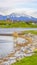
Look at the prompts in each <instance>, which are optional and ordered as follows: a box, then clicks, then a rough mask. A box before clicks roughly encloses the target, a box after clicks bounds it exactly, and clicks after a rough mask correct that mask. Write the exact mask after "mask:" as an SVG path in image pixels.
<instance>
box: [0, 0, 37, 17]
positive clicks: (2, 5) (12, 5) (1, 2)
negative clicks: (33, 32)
mask: <svg viewBox="0 0 37 65" xmlns="http://www.w3.org/2000/svg"><path fill="white" fill-rule="evenodd" d="M32 2H37V0H0V14H3V15H8V14H10V13H12V12H16V13H26V14H28V15H31V16H34V17H37V13H36V14H35V12H36V10H33V9H32V8H18V7H19V3H20V4H21V3H24V4H25V3H32ZM35 4H36V3H35ZM20 6H21V5H20Z"/></svg>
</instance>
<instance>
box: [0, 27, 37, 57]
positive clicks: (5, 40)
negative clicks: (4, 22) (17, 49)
mask: <svg viewBox="0 0 37 65" xmlns="http://www.w3.org/2000/svg"><path fill="white" fill-rule="evenodd" d="M25 30H37V28H12V29H11V28H8V29H7V28H5V29H4V28H2V29H1V28H0V34H11V33H13V32H15V31H16V32H20V31H25ZM13 50H14V41H13V37H11V36H0V58H1V57H5V56H7V55H8V54H9V53H10V52H11V51H13Z"/></svg>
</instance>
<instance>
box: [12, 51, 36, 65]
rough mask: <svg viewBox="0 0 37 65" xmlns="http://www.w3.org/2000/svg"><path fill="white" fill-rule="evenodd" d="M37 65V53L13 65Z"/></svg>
mask: <svg viewBox="0 0 37 65" xmlns="http://www.w3.org/2000/svg"><path fill="white" fill-rule="evenodd" d="M20 64H21V65H37V52H36V53H35V54H34V55H32V56H30V57H24V58H23V59H21V60H20V61H17V62H16V63H14V64H12V65H20Z"/></svg>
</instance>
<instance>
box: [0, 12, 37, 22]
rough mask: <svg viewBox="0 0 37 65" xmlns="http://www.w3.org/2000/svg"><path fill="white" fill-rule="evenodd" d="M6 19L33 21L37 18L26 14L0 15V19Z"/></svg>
mask: <svg viewBox="0 0 37 65" xmlns="http://www.w3.org/2000/svg"><path fill="white" fill-rule="evenodd" d="M7 19H10V20H16V21H33V22H35V21H37V18H35V17H32V16H29V15H26V14H16V13H12V14H10V15H7V16H3V15H0V20H7Z"/></svg>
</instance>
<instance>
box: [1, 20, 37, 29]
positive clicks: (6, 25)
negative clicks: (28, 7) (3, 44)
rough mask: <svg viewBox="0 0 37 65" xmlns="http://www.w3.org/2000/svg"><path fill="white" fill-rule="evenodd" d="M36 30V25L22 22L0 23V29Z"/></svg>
mask: <svg viewBox="0 0 37 65" xmlns="http://www.w3.org/2000/svg"><path fill="white" fill-rule="evenodd" d="M13 27H15V28H17V27H20V28H37V24H32V23H31V22H30V23H26V22H24V21H22V22H21V21H20V22H11V21H9V22H8V21H0V28H13Z"/></svg>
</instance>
